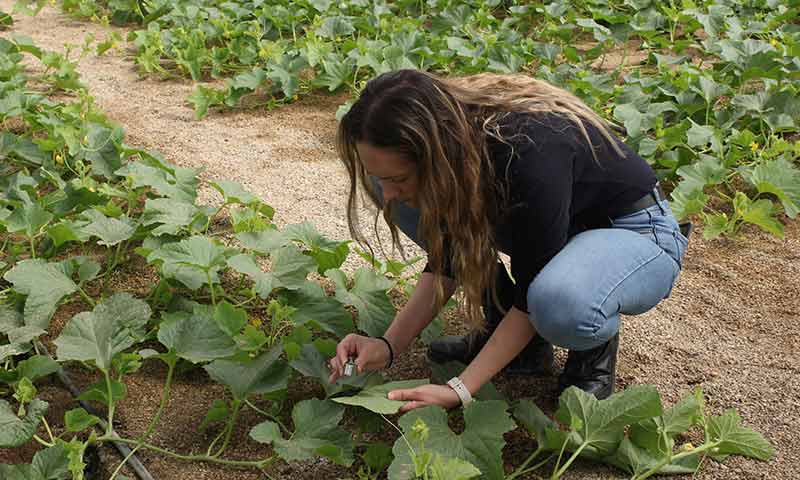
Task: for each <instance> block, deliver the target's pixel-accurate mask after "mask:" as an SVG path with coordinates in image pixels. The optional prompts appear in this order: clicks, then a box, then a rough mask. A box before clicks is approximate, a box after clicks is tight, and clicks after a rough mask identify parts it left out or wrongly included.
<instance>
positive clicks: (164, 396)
mask: <svg viewBox="0 0 800 480" xmlns="http://www.w3.org/2000/svg"><path fill="white" fill-rule="evenodd" d="M176 364H177V362H175V361H172V362H169V363H168V365H169V369H168V370H167V379H166V381H165V382H164V390H163V392H162V393H161V403H160V404H159V405H158V410H157V411H156V414H155V415H154V416H153V419H152V420H151V421H150V425H148V426H147V430H145V432H144V433H143V434H142V436H141V437H139V443H137V444H136V446H135V447H133V448H132V449H131V451H130V453H128V455H127V456H125V458H124V459H122V462H120V464H119V465H117V468H116V469H115V470H114V473H112V474H111V477H110V478H109V480H114V479H115V478H117V475H119V472H120V470H122V467H124V466H125V464H126V463H128V460H130V458H131V457H132V456H133V455H134V454H135V453H136V451H137V450H139V448H141V447H142V446H143V445H144V443H145V442H146V441H147V438H148V437H149V436H150V435H151V434H152V433H153V430H154V429H155V427H156V424H158V421H159V420H160V419H161V414H162V413H163V412H164V408H166V406H167V403H168V402H169V393H170V386H171V385H172V377H173V374H174V373H175V365H176Z"/></svg>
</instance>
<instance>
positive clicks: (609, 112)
mask: <svg viewBox="0 0 800 480" xmlns="http://www.w3.org/2000/svg"><path fill="white" fill-rule="evenodd" d="M603 111H604V112H605V113H606V115H611V112H612V108H611V107H607V108H606V109H605V110H603Z"/></svg>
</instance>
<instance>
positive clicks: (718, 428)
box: [708, 410, 775, 460]
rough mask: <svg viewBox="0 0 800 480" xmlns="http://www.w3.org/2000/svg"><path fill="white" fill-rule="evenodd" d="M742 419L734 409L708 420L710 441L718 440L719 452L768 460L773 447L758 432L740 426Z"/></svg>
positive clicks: (773, 451)
mask: <svg viewBox="0 0 800 480" xmlns="http://www.w3.org/2000/svg"><path fill="white" fill-rule="evenodd" d="M741 422H742V419H741V417H739V414H738V413H736V411H735V410H728V411H726V412H725V413H723V414H722V415H720V416H718V417H712V418H711V419H709V422H708V433H709V436H710V437H711V439H712V441H719V442H721V443H720V444H719V451H718V453H719V454H722V455H724V454H733V455H743V456H745V457H749V458H756V459H758V460H769V459H770V458H772V456H773V455H774V454H775V448H774V447H773V446H772V445H771V444H770V443H769V442H768V441H767V440H766V439H765V438H764V437H763V436H762V435H761V434H760V433H757V432H755V431H753V430H751V429H749V428H747V427H743V426H741Z"/></svg>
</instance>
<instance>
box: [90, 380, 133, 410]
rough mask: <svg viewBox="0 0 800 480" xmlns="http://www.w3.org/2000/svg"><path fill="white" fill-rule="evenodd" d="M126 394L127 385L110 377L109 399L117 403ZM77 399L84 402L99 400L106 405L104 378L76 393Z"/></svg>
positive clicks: (106, 394) (106, 395) (106, 393)
mask: <svg viewBox="0 0 800 480" xmlns="http://www.w3.org/2000/svg"><path fill="white" fill-rule="evenodd" d="M126 395H128V387H127V385H125V384H124V383H122V382H119V381H117V380H114V379H113V378H112V379H111V401H112V402H113V403H117V402H119V401H120V400H122V399H124V398H125V396H126ZM78 400H82V401H84V402H100V403H102V404H103V405H106V406H108V385H106V381H105V379H100V380H98V381H97V382H95V383H93V384H91V385H89V386H88V387H86V389H84V391H83V392H81V394H80V395H78Z"/></svg>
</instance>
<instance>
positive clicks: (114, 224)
mask: <svg viewBox="0 0 800 480" xmlns="http://www.w3.org/2000/svg"><path fill="white" fill-rule="evenodd" d="M81 215H83V217H85V218H86V219H88V220H89V223H88V224H86V225H84V226H83V227H81V230H83V232H84V233H86V234H88V235H89V236H92V237H97V238H98V239H99V240H98V241H97V243H99V244H100V245H106V246H108V247H110V246H113V245H116V244H118V243H120V242H123V241H125V240H128V239H129V238H131V236H133V233H134V232H135V231H136V227H135V226H134V225H133V224H132V223H131V221H130V219H128V217H125V216H123V217H120V218H109V217H106V216H105V215H103V214H102V213H100V212H98V211H97V210H86V211H85V212H83V213H82V214H81Z"/></svg>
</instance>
